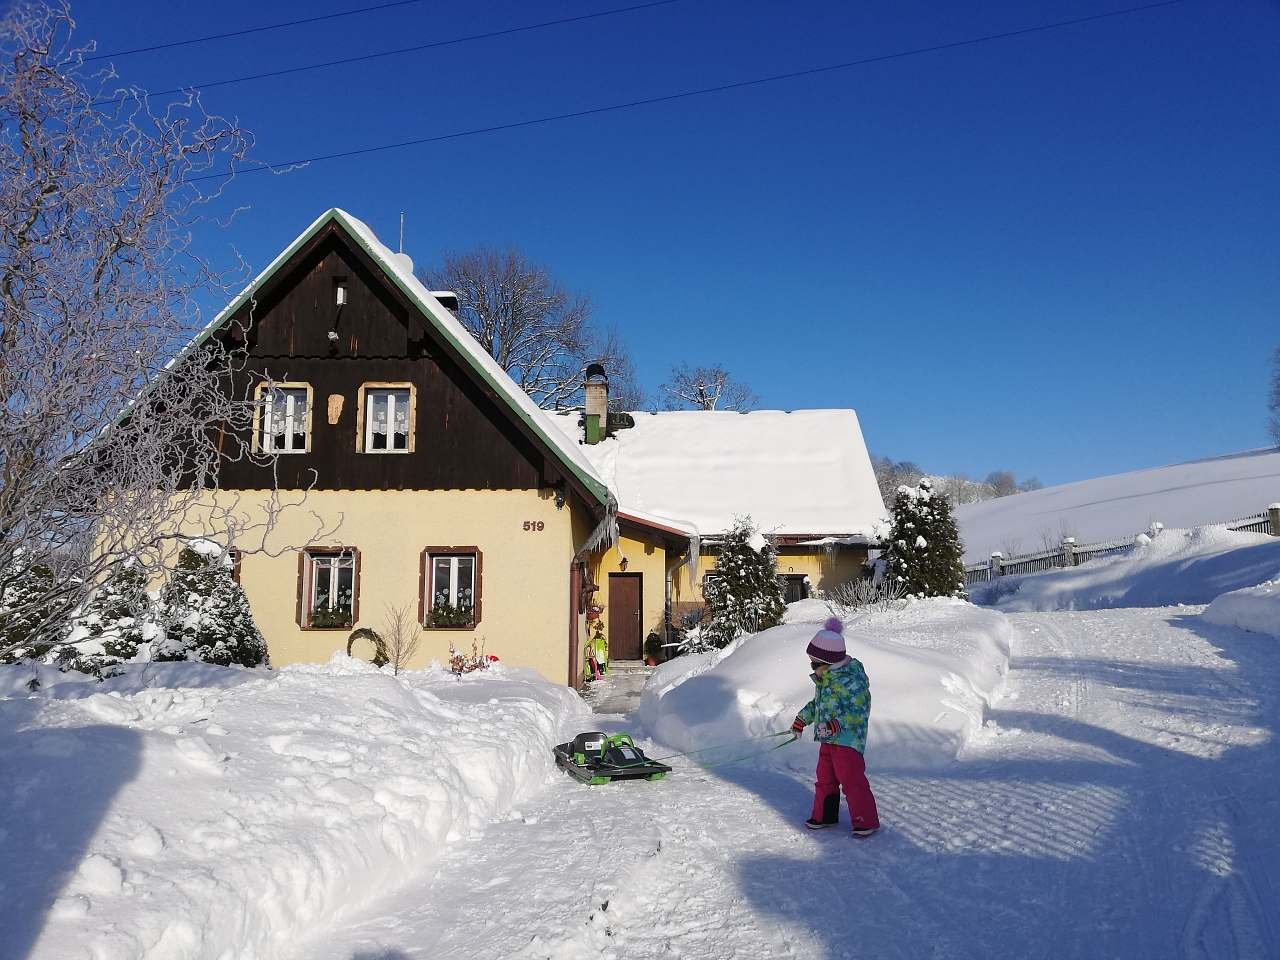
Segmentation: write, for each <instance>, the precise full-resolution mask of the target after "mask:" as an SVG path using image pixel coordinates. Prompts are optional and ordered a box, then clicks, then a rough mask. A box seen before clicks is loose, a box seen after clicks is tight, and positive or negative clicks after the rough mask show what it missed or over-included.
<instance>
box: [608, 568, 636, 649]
mask: <svg viewBox="0 0 1280 960" xmlns="http://www.w3.org/2000/svg"><path fill="white" fill-rule="evenodd" d="M640 586H641V581H640V574H638V573H611V574H609V621H608V629H609V633H608V636H609V659H610V660H639V659H640V640H641V637H640V598H641V596H640V595H641V589H640Z"/></svg>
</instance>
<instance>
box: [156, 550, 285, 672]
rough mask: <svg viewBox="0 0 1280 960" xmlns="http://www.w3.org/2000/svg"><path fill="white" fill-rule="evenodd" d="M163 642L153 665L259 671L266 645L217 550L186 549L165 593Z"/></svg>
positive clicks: (224, 557)
mask: <svg viewBox="0 0 1280 960" xmlns="http://www.w3.org/2000/svg"><path fill="white" fill-rule="evenodd" d="M160 614H161V620H162V622H163V623H164V626H165V636H164V639H162V640H159V641H157V642H156V644H155V645H154V647H153V648H152V659H153V660H202V661H204V662H205V663H216V664H220V665H222V666H227V665H229V664H233V663H235V664H239V665H240V666H243V667H256V666H258V665H259V664H261V663H263V662H264V661H265V660H266V657H267V644H266V641H265V640H263V639H262V634H261V633H259V632H258V627H257V624H255V623H254V622H253V614H252V613H250V611H249V601H248V599H247V598H246V597H245V595H244V591H243V590H242V589H240V584H238V583H236V582H235V581H234V580H233V579H232V578H231V562H230V559H229V558H228V556H227V554H226V553H225V552H224V551H223V550H222V549H221V548H220V547H218V546H217V545H216V544H210V543H208V542H206V541H196V542H195V543H193V544H191V545H188V546H186V547H184V548H183V550H182V553H181V554H179V556H178V566H177V569H176V570H174V571H173V574H172V576H170V578H169V581H168V583H166V584H165V585H164V589H163V590H162V591H161V592H160Z"/></svg>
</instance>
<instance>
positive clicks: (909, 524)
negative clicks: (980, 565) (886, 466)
mask: <svg viewBox="0 0 1280 960" xmlns="http://www.w3.org/2000/svg"><path fill="white" fill-rule="evenodd" d="M963 555H964V549H963V547H962V546H961V544H960V534H959V532H958V531H957V530H956V521H955V517H954V516H952V513H951V503H950V501H948V500H947V498H946V497H945V496H943V495H942V494H940V493H938V492H937V491H936V490H934V489H933V486H932V484H931V483H930V482H929V478H928V477H923V478H921V480H920V482H919V483H918V484H917V485H916V486H914V487H909V486H901V487H899V488H898V494H897V496H896V497H895V498H894V501H893V523H892V526H891V527H890V530H889V536H888V538H887V539H886V541H885V547H884V552H883V553H882V555H881V556H882V559H883V560H884V562H885V576H886V577H888V578H889V580H890V582H892V583H899V584H901V585H902V587H903V590H904V591H905V592H906V594H907V595H908V596H915V597H963V596H964V562H963Z"/></svg>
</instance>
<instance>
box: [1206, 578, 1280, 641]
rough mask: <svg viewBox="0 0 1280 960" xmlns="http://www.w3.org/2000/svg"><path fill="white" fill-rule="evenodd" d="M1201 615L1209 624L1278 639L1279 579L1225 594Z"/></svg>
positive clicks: (1279, 621) (1279, 613)
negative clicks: (1236, 628)
mask: <svg viewBox="0 0 1280 960" xmlns="http://www.w3.org/2000/svg"><path fill="white" fill-rule="evenodd" d="M1200 616H1201V618H1202V619H1204V620H1207V621H1208V622H1210V623H1220V624H1223V625H1224V626H1228V627H1239V628H1240V629H1241V630H1250V631H1252V632H1254V633H1266V634H1270V635H1271V636H1273V637H1280V578H1278V579H1275V580H1268V581H1267V582H1266V583H1260V584H1258V585H1257V586H1256V587H1245V588H1244V589H1242V590H1232V591H1231V592H1229V593H1224V594H1222V595H1221V596H1220V597H1218V598H1216V599H1215V600H1214V601H1213V603H1211V604H1209V606H1208V607H1206V608H1205V611H1204V612H1203V613H1202V614H1200Z"/></svg>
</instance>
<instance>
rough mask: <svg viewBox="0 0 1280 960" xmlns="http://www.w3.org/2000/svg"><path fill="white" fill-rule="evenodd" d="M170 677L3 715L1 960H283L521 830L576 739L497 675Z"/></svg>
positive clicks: (561, 691)
mask: <svg viewBox="0 0 1280 960" xmlns="http://www.w3.org/2000/svg"><path fill="white" fill-rule="evenodd" d="M155 666H159V665H155ZM165 667H166V669H164V670H160V671H155V667H152V668H151V670H152V671H154V672H151V673H150V674H148V676H149V678H150V680H152V681H159V682H160V683H162V684H163V686H157V687H149V688H147V689H131V686H132V687H133V688H136V687H137V685H138V684H140V683H141V682H145V681H144V680H143V679H141V678H142V674H141V671H137V672H133V671H131V673H130V676H128V677H125V678H120V679H118V680H114V681H109V682H108V683H109V684H115V685H116V689H114V690H112V689H111V687H110V686H105V685H92V684H84V683H63V684H53V685H50V686H48V687H46V688H45V689H44V690H42V691H40V692H39V693H38V694H36V695H33V696H29V697H27V696H24V697H13V698H10V699H5V700H0V764H3V768H4V770H5V777H6V780H7V781H8V782H9V783H10V784H12V785H13V786H14V787H15V789H13V790H11V791H7V793H8V799H7V800H5V801H2V802H0V803H2V804H3V805H2V806H0V810H2V811H3V815H4V816H3V820H4V826H5V828H6V830H7V832H6V830H0V862H3V863H5V864H6V870H5V875H4V876H3V878H0V879H2V881H3V883H4V892H5V900H6V911H7V913H8V915H9V917H10V919H11V920H13V919H14V918H17V920H16V927H15V926H14V924H12V923H8V922H7V923H6V927H7V929H6V935H5V946H4V948H3V951H8V950H15V951H16V952H15V953H14V954H12V955H15V956H25V955H27V950H28V949H30V950H31V956H33V957H47V958H58V960H63V958H77V957H86V958H87V957H92V958H94V960H115V958H120V960H124V958H154V960H160V958H166V960H169V958H206V957H207V958H217V960H233V958H244V960H249V958H264V957H272V956H279V955H281V954H282V953H283V952H284V951H285V948H286V946H288V945H290V944H292V943H293V942H295V941H296V940H297V939H298V938H299V937H300V936H302V935H303V934H304V933H309V932H311V931H313V930H314V929H315V927H316V926H317V925H318V924H321V923H323V924H329V923H332V922H334V921H335V918H340V917H341V915H342V913H343V911H344V910H345V909H348V908H353V907H358V906H360V905H361V904H363V903H365V902H367V901H369V900H371V899H372V898H375V897H377V896H379V895H380V894H382V893H385V892H386V891H387V890H389V889H390V888H393V887H395V886H398V885H399V884H401V883H403V882H404V881H405V880H406V879H408V878H409V877H410V876H411V875H414V874H417V873H419V872H420V871H422V870H423V868H424V866H425V865H428V864H429V863H430V862H431V861H432V859H433V858H434V857H435V856H436V855H437V853H438V852H439V851H440V849H441V846H442V845H443V844H445V843H447V842H448V841H450V840H451V839H455V838H459V837H465V836H469V835H472V834H474V833H475V832H477V831H479V830H480V829H481V828H482V827H483V825H484V824H486V823H487V822H491V821H493V820H495V819H501V818H505V817H509V816H512V815H514V814H513V812H512V811H513V810H514V807H515V805H516V804H518V803H520V802H521V801H522V799H523V798H525V797H527V796H529V795H530V793H531V792H532V791H533V790H534V789H535V788H537V787H540V786H541V785H542V784H543V783H544V782H545V780H546V778H547V777H548V776H549V775H550V774H551V772H552V769H553V763H552V760H551V748H552V746H553V745H554V744H555V743H556V742H557V738H558V737H559V735H560V734H561V733H562V732H564V730H566V729H570V728H581V727H582V726H583V724H584V721H585V718H586V709H585V707H584V705H583V704H582V702H581V701H580V700H579V699H578V697H577V696H576V695H574V693H573V692H572V691H570V690H568V689H566V688H563V687H559V686H556V685H553V684H550V683H548V682H546V681H544V680H542V679H541V678H540V677H538V676H537V675H536V674H534V673H532V672H531V671H517V670H506V669H503V668H501V667H498V668H495V669H494V670H493V671H491V672H489V673H487V674H471V675H468V676H466V677H463V678H461V679H458V678H455V677H453V676H452V675H450V674H447V673H444V672H442V671H439V670H432V671H419V672H413V673H409V674H404V673H402V674H401V675H400V677H399V678H396V677H393V676H391V674H390V672H389V671H386V672H384V671H380V670H377V669H375V668H374V667H372V666H370V665H369V664H366V663H363V662H361V661H357V660H352V659H348V658H346V657H341V656H337V657H335V658H334V659H333V660H332V661H330V662H329V663H328V664H325V665H299V666H292V667H288V668H286V669H284V670H281V671H278V672H272V673H267V672H263V671H249V670H235V669H233V668H216V667H210V666H207V665H202V664H169V665H165ZM10 670H12V671H19V672H21V674H22V676H21V679H22V680H24V681H25V680H26V679H29V677H30V670H29V669H26V668H7V669H6V670H5V671H3V672H5V673H8V672H9V671H10ZM184 674H185V678H186V680H187V681H188V683H190V684H197V685H194V686H192V685H188V686H183V685H181V681H182V679H183V675H184ZM15 684H16V680H15V679H14V678H7V679H6V682H5V686H6V687H7V688H12V687H13V686H15ZM16 685H18V686H20V684H16ZM104 689H105V690H106V691H107V692H105V693H104V692H102V691H103V690H104ZM51 694H52V696H51ZM62 694H66V695H68V696H69V697H70V699H62V698H60V695H62ZM15 827H16V828H17V829H15ZM3 951H0V952H3ZM5 955H10V954H8V953H6V954H5Z"/></svg>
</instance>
